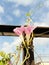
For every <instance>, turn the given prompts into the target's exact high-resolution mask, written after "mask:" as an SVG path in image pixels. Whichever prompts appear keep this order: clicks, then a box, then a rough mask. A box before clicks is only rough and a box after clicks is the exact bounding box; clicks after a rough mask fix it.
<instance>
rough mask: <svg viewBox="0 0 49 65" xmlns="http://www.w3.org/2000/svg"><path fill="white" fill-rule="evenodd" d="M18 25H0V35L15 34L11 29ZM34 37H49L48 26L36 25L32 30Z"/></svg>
mask: <svg viewBox="0 0 49 65" xmlns="http://www.w3.org/2000/svg"><path fill="white" fill-rule="evenodd" d="M16 27H20V26H12V25H0V36H17V35H15V33H14V32H13V29H14V28H16ZM33 33H34V37H49V27H37V28H36V29H35V30H34V31H33Z"/></svg>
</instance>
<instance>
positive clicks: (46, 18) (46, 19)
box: [34, 12, 49, 27]
mask: <svg viewBox="0 0 49 65" xmlns="http://www.w3.org/2000/svg"><path fill="white" fill-rule="evenodd" d="M34 25H36V26H46V27H49V12H48V13H45V14H43V15H42V16H41V17H40V21H39V22H38V21H37V22H34Z"/></svg>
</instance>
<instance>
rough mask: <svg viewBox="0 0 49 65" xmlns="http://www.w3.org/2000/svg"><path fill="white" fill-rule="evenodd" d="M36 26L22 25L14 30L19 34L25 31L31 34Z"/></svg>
mask: <svg viewBox="0 0 49 65" xmlns="http://www.w3.org/2000/svg"><path fill="white" fill-rule="evenodd" d="M35 28H36V26H27V27H24V26H21V27H20V28H15V29H14V30H13V31H14V32H15V33H16V34H17V35H21V34H22V33H23V31H24V32H25V33H26V34H31V32H33V30H34V29H35Z"/></svg>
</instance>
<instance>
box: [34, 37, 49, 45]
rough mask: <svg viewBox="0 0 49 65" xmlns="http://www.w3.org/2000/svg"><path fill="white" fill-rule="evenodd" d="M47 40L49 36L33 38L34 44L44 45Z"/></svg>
mask: <svg viewBox="0 0 49 65" xmlns="http://www.w3.org/2000/svg"><path fill="white" fill-rule="evenodd" d="M48 42H49V38H40V37H39V38H34V45H46V44H48Z"/></svg>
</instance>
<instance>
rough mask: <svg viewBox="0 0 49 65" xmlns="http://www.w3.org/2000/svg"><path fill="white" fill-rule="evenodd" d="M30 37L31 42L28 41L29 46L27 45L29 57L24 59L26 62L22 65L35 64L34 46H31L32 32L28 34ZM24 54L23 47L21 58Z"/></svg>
mask: <svg viewBox="0 0 49 65" xmlns="http://www.w3.org/2000/svg"><path fill="white" fill-rule="evenodd" d="M24 37H25V36H24ZM30 39H32V40H31V42H30V46H29V53H30V58H29V59H28V60H26V62H25V63H24V65H35V63H34V51H33V50H34V49H33V48H34V46H33V37H32V34H31V35H30ZM25 56H26V48H24V49H23V58H25Z"/></svg>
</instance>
